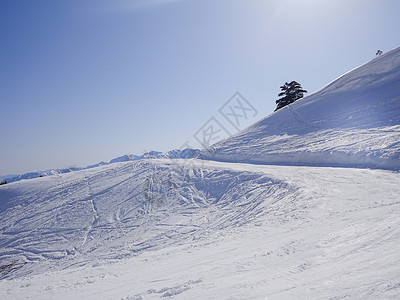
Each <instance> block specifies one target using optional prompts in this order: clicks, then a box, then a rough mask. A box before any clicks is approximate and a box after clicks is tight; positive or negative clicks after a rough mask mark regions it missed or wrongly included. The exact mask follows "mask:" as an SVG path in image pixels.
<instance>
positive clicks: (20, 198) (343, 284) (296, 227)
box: [0, 48, 400, 300]
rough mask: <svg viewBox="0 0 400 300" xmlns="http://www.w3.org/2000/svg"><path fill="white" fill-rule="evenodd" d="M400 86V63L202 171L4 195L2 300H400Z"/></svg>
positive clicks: (297, 108) (264, 128) (52, 185)
mask: <svg viewBox="0 0 400 300" xmlns="http://www.w3.org/2000/svg"><path fill="white" fill-rule="evenodd" d="M399 79H400V48H399V49H395V50H393V51H391V52H389V53H387V54H385V55H383V56H381V57H378V58H376V59H374V60H372V61H371V62H369V63H367V64H365V65H363V66H361V67H359V68H357V69H355V70H353V71H351V72H349V73H346V74H345V75H343V76H342V77H340V78H339V79H337V80H335V81H333V82H332V83H330V84H329V85H327V86H326V87H324V88H323V89H321V90H320V91H318V92H316V93H314V94H312V95H310V96H308V97H306V98H304V99H302V100H299V101H298V102H296V103H294V104H293V105H290V106H289V107H286V108H283V109H282V110H280V111H278V112H276V113H273V114H272V115H270V116H268V117H266V118H265V119H263V120H261V121H260V122H257V123H256V124H254V125H253V126H250V127H249V128H247V129H246V130H244V131H242V132H241V133H239V134H237V135H235V136H233V137H231V138H229V139H227V140H225V141H223V142H221V143H219V144H216V145H215V146H214V147H213V148H211V149H207V150H204V151H202V152H201V154H200V156H201V158H202V159H197V158H193V157H194V156H196V155H197V154H198V152H197V151H196V150H184V151H179V150H177V151H171V152H168V153H159V152H149V153H147V154H145V155H143V156H133V155H126V156H122V157H119V158H116V159H115V160H112V161H110V163H105V164H104V165H99V166H89V168H86V169H82V170H75V171H74V172H66V173H64V174H60V173H52V174H46V175H48V176H44V177H39V178H33V179H30V180H19V181H16V182H11V183H8V184H4V185H1V186H0V298H1V299H29V298H31V299H124V300H133V299H134V300H138V299H140V300H143V299H165V298H170V299H204V298H205V299H345V298H351V299H396V298H398V296H399V295H400V280H399V278H400V264H399V255H398V253H399V252H400V245H399V243H398V241H399V238H400V199H399V195H400V184H399V183H400V173H399V172H398V171H397V169H398V168H399V147H400V136H399V133H400V114H399V108H400V106H399V102H400V92H399V91H398V90H396V88H397V87H398V83H399ZM182 158H184V159H182ZM216 160H220V161H216ZM271 164H275V165H271ZM299 165H303V166H299ZM311 165H314V166H311ZM327 166H335V167H334V168H333V167H327ZM339 166H344V167H346V168H341V167H339ZM355 166H360V167H363V168H354V167H355ZM367 168H371V169H367ZM385 169H387V170H385Z"/></svg>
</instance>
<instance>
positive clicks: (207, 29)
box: [0, 0, 400, 175]
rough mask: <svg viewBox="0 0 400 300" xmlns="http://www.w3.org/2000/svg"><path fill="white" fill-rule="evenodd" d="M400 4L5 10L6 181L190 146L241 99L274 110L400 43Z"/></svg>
mask: <svg viewBox="0 0 400 300" xmlns="http://www.w3.org/2000/svg"><path fill="white" fill-rule="evenodd" d="M399 11H400V1H395V0H393V1H390V0H346V1H344V0H326V1H322V0H270V1H267V0H148V1H146V0H143V1H135V0H129V1H128V0H116V1H106V0H86V1H80V0H79V1H75V0H68V1H53V0H48V1H47V0H38V1H30V0H19V1H14V0H9V1H8V0H2V1H0V37H1V47H0V104H1V110H0V125H1V129H2V133H1V138H0V147H1V156H0V174H3V175H4V174H7V173H21V172H27V171H33V170H43V169H48V168H63V167H70V166H85V165H88V164H92V163H96V162H99V161H102V160H104V161H108V160H110V159H112V158H114V157H116V156H120V155H123V154H126V153H134V154H141V153H143V152H144V151H148V150H160V151H166V150H170V149H174V148H180V147H181V146H182V145H183V144H184V143H185V142H188V141H189V144H191V145H192V146H198V147H199V145H196V143H195V141H194V139H193V135H194V134H195V133H196V132H197V131H198V130H199V129H200V128H201V127H202V126H203V124H204V123H205V122H207V120H209V119H210V118H211V117H213V116H214V117H215V118H216V119H218V120H219V121H220V122H221V123H222V124H223V126H226V127H227V129H228V130H229V131H230V132H234V130H231V129H232V128H229V124H227V123H223V122H225V121H226V120H224V119H223V118H221V115H220V114H219V112H218V110H219V108H220V107H221V106H223V105H224V103H225V102H226V101H227V100H229V99H230V97H231V96H232V95H233V94H234V93H235V92H237V91H239V92H240V93H241V94H242V95H243V96H244V97H245V98H246V99H247V100H248V102H249V103H251V105H252V106H253V107H254V108H256V109H257V112H258V114H257V116H255V117H252V119H251V118H249V120H248V122H254V121H257V120H258V119H260V118H262V117H264V116H266V115H268V114H270V113H272V112H273V110H274V108H275V102H274V101H275V100H276V99H277V94H278V93H279V92H280V90H279V86H280V85H282V84H283V83H284V82H285V81H291V80H296V81H298V82H300V83H301V84H302V86H303V88H305V89H306V90H308V91H309V92H310V93H311V92H314V91H316V90H318V89H320V88H321V87H322V86H324V85H326V84H327V83H328V82H330V81H332V80H333V79H335V78H336V77H338V76H340V75H341V74H343V73H344V72H347V71H348V70H350V69H352V68H354V67H356V66H358V65H360V64H362V63H365V62H367V61H368V60H370V59H372V58H374V56H375V52H376V50H378V49H381V50H383V51H384V52H385V51H389V50H391V49H393V48H396V47H398V46H400V35H399V33H398V29H399V28H400V18H399V17H398V12H399Z"/></svg>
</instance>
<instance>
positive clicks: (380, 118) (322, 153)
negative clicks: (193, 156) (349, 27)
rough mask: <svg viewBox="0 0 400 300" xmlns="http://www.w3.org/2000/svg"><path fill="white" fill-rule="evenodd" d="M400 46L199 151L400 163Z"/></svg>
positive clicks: (215, 155) (218, 155)
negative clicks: (235, 133) (233, 134)
mask: <svg viewBox="0 0 400 300" xmlns="http://www.w3.org/2000/svg"><path fill="white" fill-rule="evenodd" d="M399 87H400V48H397V49H395V50H392V51H390V52H388V53H386V54H384V55H382V56H380V57H377V58H375V59H373V60H372V61H370V62H368V63H366V64H364V65H362V66H360V67H358V68H356V69H354V70H352V71H350V72H348V73H346V74H344V75H343V76H341V77H340V78H338V79H336V80H335V81H333V82H332V83H330V84H328V85H327V86H326V87H324V88H322V89H321V90H319V91H318V92H316V93H314V94H312V95H309V96H308V97H305V98H303V99H301V100H298V101H297V102H295V103H293V104H291V105H289V106H286V107H284V108H282V109H280V110H278V111H277V112H275V113H273V114H271V115H269V116H268V117H266V118H264V119H263V120H261V121H259V122H258V123H256V124H254V125H252V126H250V127H249V128H247V129H245V130H244V131H242V132H240V133H238V134H237V135H235V136H232V137H230V138H228V139H226V140H224V141H222V142H220V143H217V144H215V145H213V147H211V148H210V149H206V150H204V151H202V152H201V154H200V157H201V158H203V159H211V160H218V161H225V162H245V163H258V164H259V163H261V164H284V165H315V166H342V167H366V168H383V169H392V170H398V169H400V90H399Z"/></svg>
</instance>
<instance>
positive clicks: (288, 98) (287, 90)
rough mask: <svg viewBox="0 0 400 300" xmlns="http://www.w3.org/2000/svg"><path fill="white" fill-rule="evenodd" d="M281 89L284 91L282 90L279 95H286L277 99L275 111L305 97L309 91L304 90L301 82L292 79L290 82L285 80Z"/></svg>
mask: <svg viewBox="0 0 400 300" xmlns="http://www.w3.org/2000/svg"><path fill="white" fill-rule="evenodd" d="M281 91H282V92H280V93H279V95H278V96H279V97H282V96H284V97H282V98H280V99H278V100H276V101H275V103H276V105H277V107H276V109H275V111H277V110H278V109H280V108H282V107H284V106H286V105H288V104H290V103H293V102H295V101H297V100H299V99H301V98H303V96H304V93H307V91H306V90H303V88H302V87H301V85H300V83H298V82H297V81H292V82H290V83H287V82H285V84H284V85H282V86H281Z"/></svg>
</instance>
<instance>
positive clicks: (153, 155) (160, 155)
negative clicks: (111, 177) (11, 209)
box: [0, 148, 200, 183]
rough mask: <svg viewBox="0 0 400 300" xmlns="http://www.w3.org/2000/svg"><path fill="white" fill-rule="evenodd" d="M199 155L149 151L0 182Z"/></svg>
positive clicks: (11, 176)
mask: <svg viewBox="0 0 400 300" xmlns="http://www.w3.org/2000/svg"><path fill="white" fill-rule="evenodd" d="M199 153H200V150H198V149H189V148H187V149H184V150H178V149H174V150H171V151H168V152H158V151H150V152H146V153H144V154H142V155H134V154H126V155H122V156H119V157H116V158H114V159H112V160H110V161H109V162H104V161H102V162H99V163H97V164H94V165H89V166H86V167H73V168H64V169H50V170H44V171H34V172H28V173H24V174H21V175H15V174H9V175H5V176H1V177H0V182H1V181H7V183H11V182H15V181H20V180H23V179H32V178H38V177H44V176H50V175H56V174H64V173H69V172H74V171H81V170H86V169H92V168H96V167H100V166H104V165H108V164H113V163H117V162H125V161H133V160H142V159H189V158H194V157H197V156H198V155H199Z"/></svg>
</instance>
